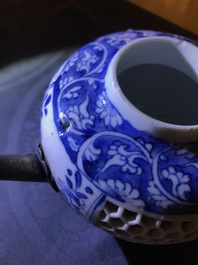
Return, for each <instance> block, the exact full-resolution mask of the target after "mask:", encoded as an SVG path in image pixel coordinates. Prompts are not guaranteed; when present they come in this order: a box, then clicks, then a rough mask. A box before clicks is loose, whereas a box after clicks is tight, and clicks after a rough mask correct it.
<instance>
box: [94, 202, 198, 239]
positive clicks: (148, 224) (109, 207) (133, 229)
mask: <svg viewBox="0 0 198 265" xmlns="http://www.w3.org/2000/svg"><path fill="white" fill-rule="evenodd" d="M96 225H97V226H98V227H100V228H102V229H103V230H105V231H106V232H108V233H110V234H112V235H113V236H115V237H119V238H122V239H125V240H127V241H131V242H134V243H143V244H174V243H180V242H185V241H191V240H196V239H197V238H198V223H197V222H196V221H195V220H191V219H190V218H189V220H188V218H185V221H182V220H179V219H177V218H175V220H174V221H173V220H172V221H170V220H161V218H160V216H159V218H157V217H156V218H154V217H150V216H147V215H145V214H142V213H135V212H133V211H129V210H127V209H125V208H123V207H120V206H118V205H116V204H114V203H112V202H110V201H106V203H105V205H104V208H103V210H102V211H101V212H100V214H99V216H98V219H97V221H96Z"/></svg>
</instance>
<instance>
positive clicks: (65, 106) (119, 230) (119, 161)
mask: <svg viewBox="0 0 198 265" xmlns="http://www.w3.org/2000/svg"><path fill="white" fill-rule="evenodd" d="M147 40H148V42H147V43H148V45H150V43H152V41H156V40H157V41H159V42H157V43H156V44H155V46H154V48H152V47H151V48H149V49H148V50H147V51H146V52H145V54H144V50H145V48H144V45H145V46H146V44H144V42H145V41H147ZM161 41H162V42H165V44H166V43H171V45H172V46H174V45H179V47H181V49H180V50H182V56H181V58H180V56H179V55H178V56H177V55H172V53H173V54H174V50H172V46H171V45H170V47H169V46H167V47H168V48H167V49H169V51H170V53H171V56H170V57H174V56H176V57H178V58H176V59H178V63H177V66H175V65H174V64H175V60H173V59H170V60H169V61H170V66H171V67H178V69H179V70H181V71H186V69H187V68H188V67H187V66H185V64H182V60H183V57H185V55H184V52H183V51H184V50H190V52H188V56H191V57H192V56H194V55H193V51H196V52H197V54H198V48H197V44H196V43H194V42H192V41H190V40H187V39H185V38H183V37H179V36H175V35H171V34H165V33H160V32H152V31H141V30H140V31H135V30H128V31H125V32H118V33H114V34H110V35H107V36H104V37H101V38H99V39H97V40H95V41H93V42H91V43H89V44H87V45H85V46H84V47H82V48H81V49H79V50H78V51H77V52H76V53H75V54H73V55H72V56H71V57H70V58H69V59H68V60H67V61H66V62H65V63H64V64H63V65H62V67H61V68H60V70H59V71H58V72H57V74H56V75H55V76H54V78H53V79H52V81H51V83H50V85H49V88H48V90H47V91H46V94H45V98H44V100H43V106H42V115H41V144H42V146H43V150H44V153H45V156H46V160H47V162H48V164H49V166H50V169H51V172H52V175H53V177H54V179H55V181H56V184H57V186H58V187H59V189H60V191H61V193H62V194H63V196H64V197H65V198H66V199H67V201H68V202H69V204H70V205H71V207H72V208H73V209H74V210H75V211H76V212H77V213H78V214H80V215H81V216H83V217H84V218H85V219H86V220H88V221H90V222H92V223H94V224H96V225H97V226H99V227H101V228H103V229H105V230H106V231H108V232H110V233H112V234H114V235H116V236H118V237H121V238H124V239H126V240H129V241H133V242H139V243H148V244H149V243H157V244H158V243H162V244H168V243H178V242H182V241H186V240H192V239H196V238H198V225H197V224H196V223H197V218H198V215H197V214H198V177H197V176H198V156H197V150H196V144H195V143H194V142H195V141H197V140H198V139H196V137H197V136H196V134H197V133H196V131H197V126H196V125H193V126H189V125H187V126H181V125H174V124H168V123H166V122H163V121H158V120H156V119H155V118H152V117H149V116H148V115H146V114H143V113H142V112H141V111H139V110H137V108H136V107H134V106H133V104H131V102H129V100H128V99H127V98H126V96H125V95H123V93H122V90H120V88H118V86H119V84H118V81H117V80H115V75H116V74H118V72H119V71H121V70H120V68H122V69H124V70H125V68H127V67H129V66H127V64H128V61H130V62H131V61H132V62H133V61H134V63H133V65H140V64H142V63H152V64H154V63H161V61H159V60H161V59H159V57H160V56H161V55H160V54H162V53H166V50H165V48H164V47H163V49H161V48H160V47H161V46H160V45H159V44H160V43H161ZM132 44H134V48H133V49H136V50H135V52H133V51H132V52H131V51H130V54H133V56H132V55H129V54H128V49H130V47H131V45H132ZM139 44H140V46H139V47H140V48H136V46H137V47H138V45H139ZM162 44H163V43H162ZM167 45H169V44H167ZM158 46H159V50H158V48H156V49H155V47H158ZM128 47H129V48H128ZM141 47H142V48H141ZM123 49H125V52H124V53H123V52H122V50H123ZM151 51H152V52H151ZM139 54H142V56H137V55H139ZM116 56H117V57H116ZM130 56H131V58H130ZM167 56H168V55H164V56H163V59H164V61H165V62H164V65H168V64H169V61H168V60H166V57H167ZM197 56H198V55H197ZM122 58H124V59H122ZM142 58H143V59H142ZM185 60H188V58H185ZM120 61H121V63H120ZM197 62H198V60H197ZM197 62H196V66H194V65H192V64H191V66H192V68H193V67H197V68H196V70H197V73H198V66H197V64H198V63H197ZM116 63H117V66H116V68H115V66H114V65H115V64H116ZM193 63H194V64H195V62H193ZM125 65H126V66H125ZM183 65H184V66H183ZM130 66H131V65H130ZM192 72H193V71H192ZM193 75H196V71H195V73H192V76H193ZM142 78H144V77H142ZM193 78H195V77H194V76H193ZM142 97H144V95H142ZM184 108H185V106H184ZM186 135H187V136H186ZM177 139H179V140H178V141H177Z"/></svg>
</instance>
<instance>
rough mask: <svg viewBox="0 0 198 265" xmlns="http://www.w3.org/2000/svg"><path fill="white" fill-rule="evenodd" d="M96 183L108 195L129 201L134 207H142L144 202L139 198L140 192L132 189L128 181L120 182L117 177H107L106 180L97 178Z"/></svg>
mask: <svg viewBox="0 0 198 265" xmlns="http://www.w3.org/2000/svg"><path fill="white" fill-rule="evenodd" d="M98 184H99V186H100V188H101V189H102V190H104V191H105V192H106V193H107V194H109V195H110V196H112V197H114V198H116V199H117V200H120V201H122V202H130V204H131V205H133V206H136V207H143V206H144V205H145V204H144V202H143V201H142V200H141V199H140V193H139V191H138V190H137V189H134V188H133V187H132V185H131V184H130V183H128V182H125V183H124V182H122V181H120V180H118V179H112V178H109V179H107V180H103V179H99V180H98Z"/></svg>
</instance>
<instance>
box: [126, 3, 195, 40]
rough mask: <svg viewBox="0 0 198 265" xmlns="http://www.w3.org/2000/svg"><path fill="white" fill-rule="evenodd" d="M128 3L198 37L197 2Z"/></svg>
mask: <svg viewBox="0 0 198 265" xmlns="http://www.w3.org/2000/svg"><path fill="white" fill-rule="evenodd" d="M128 2H130V3H132V4H135V5H137V6H139V7H141V8H144V9H145V10H148V11H150V12H152V13H153V14H155V15H158V16H160V17H161V18H164V19H166V20H168V21H170V22H172V23H174V24H175V25H178V26H180V27H182V28H184V29H186V30H188V31H190V32H192V33H194V34H196V35H198V1H197V0H149V1H148V0H128Z"/></svg>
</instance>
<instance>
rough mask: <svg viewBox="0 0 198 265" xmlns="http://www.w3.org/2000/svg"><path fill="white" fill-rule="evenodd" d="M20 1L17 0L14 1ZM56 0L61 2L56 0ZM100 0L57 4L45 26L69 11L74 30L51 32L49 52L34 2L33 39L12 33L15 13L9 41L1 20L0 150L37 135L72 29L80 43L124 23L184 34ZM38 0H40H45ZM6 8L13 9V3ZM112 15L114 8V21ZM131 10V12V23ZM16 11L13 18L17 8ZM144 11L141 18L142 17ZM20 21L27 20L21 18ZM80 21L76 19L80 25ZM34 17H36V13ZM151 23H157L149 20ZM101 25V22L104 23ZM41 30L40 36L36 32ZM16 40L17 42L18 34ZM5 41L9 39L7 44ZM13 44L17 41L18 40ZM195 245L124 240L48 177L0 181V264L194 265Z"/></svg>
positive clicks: (21, 145)
mask: <svg viewBox="0 0 198 265" xmlns="http://www.w3.org/2000/svg"><path fill="white" fill-rule="evenodd" d="M8 2H10V3H11V2H12V1H8ZM19 2H20V1H17V3H18V4H19ZM29 2H30V1H29ZM49 2H50V5H49V8H50V10H51V11H50V12H52V4H53V3H54V2H57V1H49ZM61 2H62V5H64V4H63V1H61ZM66 2H67V1H66ZM70 2H71V1H69V3H70ZM93 2H94V1H93ZM99 2H100V1H99ZM99 2H97V4H95V5H96V7H94V3H92V2H91V1H84V5H80V4H79V3H80V1H74V4H73V5H71V3H70V5H69V7H70V9H69V10H70V12H69V11H68V13H67V12H66V10H68V9H67V8H68V7H66V5H64V8H63V7H62V9H61V8H60V10H62V13H61V11H60V10H59V9H58V8H57V5H56V10H57V9H58V11H57V12H58V13H59V14H62V17H61V18H62V20H61V19H60V16H59V20H58V22H57V20H55V22H54V24H53V25H54V27H52V26H51V28H52V29H53V33H54V34H55V32H56V30H55V28H57V29H58V28H59V25H60V23H62V22H63V21H64V14H70V16H66V17H67V18H68V17H69V18H70V19H71V21H73V20H75V21H76V24H75V25H76V26H75V25H73V31H72V29H71V28H69V26H68V25H67V26H65V27H66V30H65V32H64V33H65V34H66V33H67V32H69V31H70V32H73V33H72V34H71V36H72V41H70V45H67V41H66V39H67V38H68V36H67V37H65V35H64V34H63V36H62V37H61V38H58V35H56V37H57V43H58V44H57V45H56V47H55V50H53V47H54V46H53V45H52V44H51V43H50V42H49V47H46V50H45V49H44V47H45V44H46V43H47V40H51V39H52V37H51V35H50V32H49V33H48V34H47V33H46V30H50V27H47V26H46V28H42V25H44V24H45V23H43V22H42V19H41V17H42V15H39V14H40V13H39V12H38V10H37V9H36V7H35V10H37V12H36V11H35V12H36V13H38V16H37V18H38V21H37V23H40V28H39V27H38V29H40V32H39V36H40V38H39V36H37V34H36V33H35V32H34V30H33V29H34V27H33V25H32V24H31V27H32V28H31V29H32V35H31V34H30V35H31V36H32V37H33V38H31V40H30V35H27V39H26V40H25V41H24V36H25V34H26V27H27V25H26V27H25V26H24V28H23V27H22V28H21V32H19V30H18V26H19V24H20V23H19V22H20V21H23V20H22V19H21V20H20V19H19V22H18V20H17V19H16V20H15V21H14V22H15V27H12V25H14V22H13V21H12V20H11V18H8V19H7V20H8V21H9V23H10V25H11V26H10V27H9V29H10V31H7V32H14V30H16V35H17V36H22V37H21V38H22V39H21V42H20V41H18V42H16V43H13V42H11V39H12V38H11V37H10V36H11V35H9V34H7V35H6V33H5V29H6V26H5V24H4V25H1V28H0V29H1V30H2V32H4V34H3V33H2V34H1V44H0V46H1V45H3V44H4V49H3V52H2V58H3V60H2V62H1V66H2V67H1V69H0V153H22V152H33V151H35V146H36V143H37V141H38V139H39V114H40V106H41V102H42V98H43V94H44V92H45V90H46V88H47V86H48V83H49V81H50V79H51V78H52V76H53V74H54V73H55V72H56V71H57V69H58V68H59V67H60V65H61V64H62V62H63V61H64V60H65V59H66V58H67V57H68V56H69V54H71V53H72V52H73V51H74V50H75V49H76V48H78V47H79V43H78V41H75V40H77V39H78V36H76V34H77V32H80V31H81V30H82V31H81V36H84V39H83V40H82V42H86V41H88V39H91V38H92V37H96V36H100V35H101V34H103V33H105V32H110V31H112V32H113V31H118V30H121V29H126V28H127V27H133V26H134V27H136V28H138V27H141V28H144V26H145V28H146V27H147V28H148V27H149V22H150V29H154V24H156V27H158V29H160V28H161V30H165V29H167V30H168V29H169V31H172V32H174V33H176V32H178V33H184V34H183V35H186V34H187V33H186V32H185V31H184V32H183V31H182V29H179V28H177V27H175V26H171V24H169V23H168V22H163V21H162V20H160V19H159V18H156V17H154V16H152V15H151V14H147V13H146V12H145V11H142V13H141V10H140V9H137V8H136V7H134V8H133V7H132V6H131V5H126V4H125V3H121V2H120V1H118V2H119V3H120V4H119V3H118V2H117V1H106V0H105V1H101V2H100V3H101V4H100V5H99V4H98V3H99ZM105 2H106V5H107V6H108V8H110V7H111V12H110V10H109V9H108V10H107V9H105ZM115 2H116V3H115ZM21 3H22V4H23V5H21V6H20V7H21V9H20V10H21V11H20V12H22V13H23V14H26V13H25V11H24V10H23V8H25V7H24V1H22V0H21ZM43 3H44V4H45V5H46V1H43ZM113 3H115V5H113ZM0 5H1V4H0ZM35 5H36V4H35ZM35 5H34V6H35ZM10 6H11V5H10ZM10 6H9V7H10ZM18 6H19V5H18ZM18 6H15V10H18V9H17V8H18ZM97 8H98V9H97ZM130 8H131V9H130ZM3 10H4V13H3V14H4V15H6V12H7V11H6V10H7V9H6V4H4V9H3ZM8 10H9V8H8ZM10 10H11V11H12V12H14V11H13V9H10ZM33 10H34V9H33ZM41 10H42V9H41ZM71 10H73V11H71ZM102 10H106V11H105V12H104V21H103V23H102V22H101V24H100V23H99V22H98V20H97V18H98V17H99V12H102ZM11 11H10V12H11ZM28 12H29V13H28V14H29V17H30V19H29V20H31V14H32V13H31V12H33V11H31V9H30V8H28ZM108 12H109V14H110V15H109V20H108V14H107V13H108ZM112 12H113V13H112ZM138 12H139V13H138ZM119 14H121V16H120V23H119V21H118V18H119ZM140 14H142V15H141V21H140V17H139V20H138V17H137V16H138V15H140ZM146 14H147V15H146ZM100 15H101V14H100ZM132 15H134V16H135V15H136V18H137V20H136V23H135V22H134V21H135V19H134V17H133V18H132ZM15 16H16V17H17V16H18V17H20V16H19V15H17V14H15ZM57 16H58V15H57ZM124 16H125V17H124ZM143 17H145V20H142V19H143ZM69 18H68V19H69ZM116 18H117V20H116ZM130 18H131V21H133V23H132V22H131V21H130ZM1 19H2V16H1V15H0V20H1ZM25 19H26V21H28V20H27V16H26V17H25ZM39 19H40V20H39ZM152 19H153V20H152ZM81 20H82V23H80V21H81ZM33 21H34V22H35V21H36V20H35V18H34V19H33ZM86 21H88V23H86ZM157 21H158V24H157V23H155V22H157ZM91 22H92V24H90V23H91ZM12 23H13V24H12ZM29 23H31V22H29ZM42 23H43V24H42ZM104 23H106V28H105V25H104ZM23 25H25V23H24V24H23ZM79 25H82V29H80V28H78V29H77V28H76V27H77V26H79ZM90 25H91V26H90ZM37 26H38V24H37ZM55 26H56V27H55ZM70 26H71V24H70ZM83 27H84V28H83ZM35 29H37V27H36V28H35ZM35 31H36V30H35ZM27 32H28V31H27ZM43 32H45V35H42V33H43ZM86 33H87V34H88V36H86ZM185 33H186V34H185ZM20 34H21V35H20ZM28 34H29V33H28ZM46 36H49V37H46ZM189 36H191V34H189ZM34 37H35V42H34ZM17 39H18V40H19V37H18V38H17ZM64 41H65V42H64ZM2 43H3V44H2ZM7 43H9V45H6V44H7ZM20 43H23V45H22V46H21V44H20ZM39 43H40V44H41V45H40V46H39ZM54 43H55V41H54ZM64 43H65V45H64ZM28 44H30V46H28ZM59 44H60V45H59ZM62 46H63V47H62ZM23 47H24V50H23ZM31 47H34V49H33V48H31ZM69 47H72V48H69ZM63 48H64V49H63ZM1 51H2V49H1ZM14 51H15V52H14ZM46 51H48V52H46ZM38 54H40V55H38ZM11 55H13V56H11ZM197 246H198V242H192V243H185V244H180V245H174V246H144V245H138V244H132V243H128V242H124V241H122V240H118V239H115V238H114V237H112V236H111V235H109V234H107V233H105V232H104V231H102V230H99V229H98V228H95V227H93V226H92V225H90V224H89V223H87V222H85V221H84V220H83V219H81V217H79V216H78V215H77V214H76V213H74V212H73V210H72V209H71V208H70V206H68V204H67V203H66V201H65V200H64V199H63V198H62V197H61V195H60V194H59V193H56V192H55V191H54V190H53V189H52V188H51V187H50V185H49V184H47V183H20V182H6V181H2V182H0V265H12V264H13V265H17V264H19V265H27V264H29V265H45V264H46V265H56V264H57V265H67V264H68V265H75V264H86V265H89V264H90V265H93V264H98V265H103V264H104V265H111V264H112V265H118V264H122V265H125V264H126V265H127V264H133V265H144V264H153V265H156V264H161V265H163V264H164V265H167V264H169V265H171V264H180V265H182V264H183V265H184V264H185V265H188V264H191V265H194V264H197V260H198V254H197Z"/></svg>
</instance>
